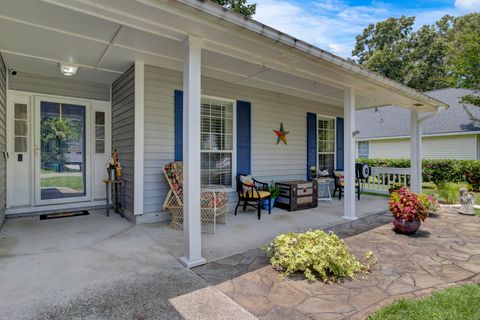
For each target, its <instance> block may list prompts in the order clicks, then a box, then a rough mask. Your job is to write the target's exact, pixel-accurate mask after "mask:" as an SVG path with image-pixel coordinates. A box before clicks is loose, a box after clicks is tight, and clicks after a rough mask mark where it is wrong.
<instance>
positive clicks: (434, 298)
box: [368, 284, 480, 320]
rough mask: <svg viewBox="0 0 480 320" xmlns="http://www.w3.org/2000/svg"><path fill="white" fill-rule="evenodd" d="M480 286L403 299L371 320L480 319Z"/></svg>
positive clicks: (463, 287)
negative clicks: (423, 297)
mask: <svg viewBox="0 0 480 320" xmlns="http://www.w3.org/2000/svg"><path fill="white" fill-rule="evenodd" d="M479 301H480V284H476V285H467V286H462V287H457V288H450V289H446V290H443V291H439V292H434V293H433V294H432V295H431V296H430V297H428V298H426V299H423V300H410V299H404V300H400V301H398V302H395V303H393V304H391V305H389V306H387V307H385V308H383V309H380V310H379V311H377V312H375V313H373V314H372V315H371V316H370V317H369V318H368V319H369V320H380V319H381V320H397V319H398V320H400V319H401V320H414V319H415V320H417V319H435V320H447V319H448V320H450V319H452V320H453V319H455V320H467V319H480V303H479Z"/></svg>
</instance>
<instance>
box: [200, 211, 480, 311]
mask: <svg viewBox="0 0 480 320" xmlns="http://www.w3.org/2000/svg"><path fill="white" fill-rule="evenodd" d="M390 219H391V218H390V215H389V214H387V213H383V214H377V215H374V216H369V217H366V218H364V219H361V220H360V221H355V222H349V223H345V224H343V225H339V226H336V227H333V228H331V229H330V230H332V231H334V232H336V233H337V234H339V235H340V236H342V237H344V238H346V242H347V244H348V246H349V247H350V249H351V251H352V252H353V253H354V254H356V255H358V256H360V255H362V254H363V252H365V251H368V250H372V251H373V252H374V253H375V255H376V256H377V258H378V264H377V265H375V266H374V267H373V269H372V272H371V273H370V274H368V275H367V276H366V277H362V278H358V279H355V280H351V281H350V280H345V281H342V282H340V283H337V284H325V283H323V282H308V281H306V280H304V279H302V278H300V277H291V278H288V279H286V280H282V279H281V278H280V276H279V274H278V272H277V271H275V270H274V269H273V268H271V267H270V266H268V265H267V261H266V260H265V258H264V257H263V254H262V252H261V250H259V249H258V250H251V251H249V252H246V253H244V254H241V255H235V256H233V257H230V258H227V259H225V260H224V261H222V260H220V261H216V262H214V263H210V264H207V265H205V266H202V267H201V268H196V269H194V271H195V272H196V273H197V274H198V275H200V276H201V277H203V278H204V279H205V280H207V282H210V283H211V284H214V285H216V287H217V289H218V290H220V291H222V292H223V293H224V294H225V295H227V296H229V297H230V298H232V299H233V300H234V301H236V302H237V303H239V304H240V305H241V306H243V307H244V308H245V309H246V310H248V311H250V312H251V313H252V314H253V315H255V316H257V317H258V318H259V319H335V320H337V319H338V320H339V319H363V318H365V317H366V316H367V315H368V314H370V313H371V312H373V311H374V310H375V309H377V308H380V307H382V306H384V305H387V304H389V303H391V302H393V301H395V300H396V299H400V298H422V297H425V296H428V295H429V294H430V293H431V292H432V291H434V290H441V289H444V288H447V287H450V286H454V285H461V284H465V283H478V282H480V219H479V218H478V217H471V216H462V215H458V214H456V213H455V211H453V210H452V209H445V210H444V211H443V212H442V213H441V214H439V215H438V216H437V217H435V218H430V219H428V220H427V221H426V222H424V223H423V224H422V226H421V230H420V231H421V232H419V233H418V234H417V235H415V236H404V235H400V234H397V233H395V232H393V231H392V225H391V224H390Z"/></svg>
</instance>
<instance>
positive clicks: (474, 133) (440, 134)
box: [355, 131, 480, 141]
mask: <svg viewBox="0 0 480 320" xmlns="http://www.w3.org/2000/svg"><path fill="white" fill-rule="evenodd" d="M471 134H473V135H477V134H478V135H480V131H466V132H447V133H427V134H422V138H428V137H446V136H464V135H471ZM391 139H410V136H393V137H388V136H385V137H374V138H357V139H355V141H372V140H391Z"/></svg>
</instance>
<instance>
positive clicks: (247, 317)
mask: <svg viewBox="0 0 480 320" xmlns="http://www.w3.org/2000/svg"><path fill="white" fill-rule="evenodd" d="M170 303H171V304H172V305H173V306H174V307H175V309H177V311H178V312H179V313H180V314H181V315H182V316H183V317H184V318H185V319H186V320H194V319H195V320H211V319H222V320H255V319H258V318H257V317H255V316H254V315H252V314H251V313H250V312H248V311H247V310H246V309H245V308H243V307H242V306H241V305H239V304H238V303H236V302H235V301H233V300H232V299H230V298H229V297H227V296H226V295H224V294H223V293H222V292H220V291H219V290H218V289H216V288H214V287H206V288H203V289H200V290H197V291H193V292H191V293H187V294H184V295H182V296H178V297H176V298H173V299H170Z"/></svg>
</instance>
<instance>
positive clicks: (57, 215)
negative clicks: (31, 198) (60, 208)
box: [40, 210, 90, 220]
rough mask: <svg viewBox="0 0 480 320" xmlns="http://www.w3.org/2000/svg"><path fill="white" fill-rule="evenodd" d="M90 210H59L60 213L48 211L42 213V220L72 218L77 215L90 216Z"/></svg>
mask: <svg viewBox="0 0 480 320" xmlns="http://www.w3.org/2000/svg"><path fill="white" fill-rule="evenodd" d="M89 214H90V212H88V211H86V210H84V211H72V212H58V213H48V214H41V215H40V220H48V219H60V218H70V217H76V216H88V215H89Z"/></svg>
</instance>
